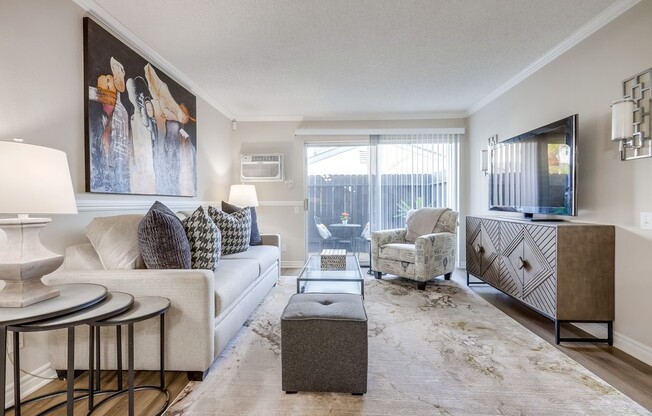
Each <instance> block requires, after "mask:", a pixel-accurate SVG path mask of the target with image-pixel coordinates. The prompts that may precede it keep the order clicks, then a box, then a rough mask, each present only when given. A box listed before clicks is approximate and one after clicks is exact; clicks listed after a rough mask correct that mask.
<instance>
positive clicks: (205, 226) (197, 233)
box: [181, 207, 222, 271]
mask: <svg viewBox="0 0 652 416" xmlns="http://www.w3.org/2000/svg"><path fill="white" fill-rule="evenodd" d="M181 222H182V223H183V227H184V228H185V229H186V235H187V236H188V242H189V243H190V254H191V257H192V268H193V269H207V270H213V271H215V268H216V267H217V263H218V262H219V261H220V254H222V248H221V240H222V238H221V233H220V229H219V228H217V225H215V223H214V222H213V220H212V219H211V217H209V216H208V213H206V211H204V208H202V207H199V208H197V209H196V210H195V212H193V213H192V214H191V215H190V216H188V217H186V218H185V219H184V220H183V221H181Z"/></svg>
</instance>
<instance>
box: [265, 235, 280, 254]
mask: <svg viewBox="0 0 652 416" xmlns="http://www.w3.org/2000/svg"><path fill="white" fill-rule="evenodd" d="M260 237H261V238H262V240H263V245H265V246H276V247H278V250H279V252H280V251H281V235H280V234H261V235H260Z"/></svg>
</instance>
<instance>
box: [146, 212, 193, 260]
mask: <svg viewBox="0 0 652 416" xmlns="http://www.w3.org/2000/svg"><path fill="white" fill-rule="evenodd" d="M138 242H139V246H140V254H141V255H142V256H143V260H144V261H145V266H147V268H148V269H189V268H190V266H191V265H192V261H191V254H190V243H188V237H186V231H185V230H184V228H183V224H182V223H181V220H180V219H179V218H177V216H176V215H174V212H172V211H170V209H169V208H168V207H166V206H165V205H163V204H162V203H160V202H158V201H156V202H154V205H152V207H151V208H150V209H149V211H148V212H147V214H145V216H144V217H143V219H142V221H141V222H140V224H139V225H138Z"/></svg>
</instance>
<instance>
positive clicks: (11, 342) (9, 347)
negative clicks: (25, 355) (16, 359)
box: [7, 332, 24, 354]
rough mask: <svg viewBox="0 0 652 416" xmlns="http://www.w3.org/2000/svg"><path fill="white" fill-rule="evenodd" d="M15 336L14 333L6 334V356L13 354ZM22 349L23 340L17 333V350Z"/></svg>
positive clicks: (21, 335)
mask: <svg viewBox="0 0 652 416" xmlns="http://www.w3.org/2000/svg"><path fill="white" fill-rule="evenodd" d="M15 336H16V333H15V332H8V333H7V354H11V353H13V352H14V337H15ZM23 347H24V340H23V333H22V332H19V333H18V349H22V348H23Z"/></svg>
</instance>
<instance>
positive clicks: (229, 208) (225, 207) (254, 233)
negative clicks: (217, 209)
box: [222, 201, 263, 246]
mask: <svg viewBox="0 0 652 416" xmlns="http://www.w3.org/2000/svg"><path fill="white" fill-rule="evenodd" d="M241 209H242V208H240V207H238V206H236V205H232V204H229V203H228V202H224V201H222V211H224V212H226V213H227V214H233V213H234V212H237V211H240V210H241ZM249 210H250V211H251V238H250V239H249V245H250V246H259V245H262V244H263V239H262V237H261V236H260V231H259V230H258V216H257V215H256V208H254V207H249Z"/></svg>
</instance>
